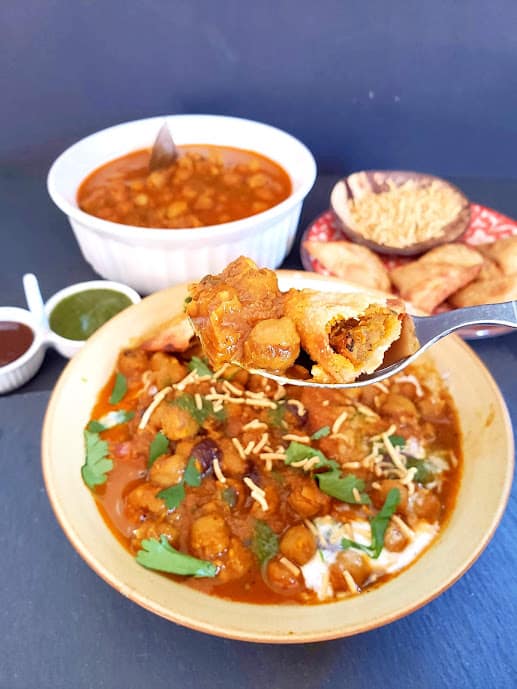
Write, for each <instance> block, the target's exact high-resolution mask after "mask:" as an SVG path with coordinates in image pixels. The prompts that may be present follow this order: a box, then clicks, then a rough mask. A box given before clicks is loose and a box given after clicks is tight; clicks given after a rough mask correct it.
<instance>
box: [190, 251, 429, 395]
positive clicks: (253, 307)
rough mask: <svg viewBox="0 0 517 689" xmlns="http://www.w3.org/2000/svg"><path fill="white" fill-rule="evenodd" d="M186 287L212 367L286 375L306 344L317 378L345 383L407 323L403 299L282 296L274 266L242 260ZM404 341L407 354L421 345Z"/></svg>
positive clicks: (371, 366) (367, 369)
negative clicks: (230, 365)
mask: <svg viewBox="0 0 517 689" xmlns="http://www.w3.org/2000/svg"><path fill="white" fill-rule="evenodd" d="M189 292H190V298H191V301H190V302H189V303H188V304H187V306H186V311H187V314H188V315H189V316H190V318H191V320H192V324H193V326H194V330H195V331H196V334H197V335H198V336H199V338H200V340H201V346H202V348H203V351H204V352H205V354H206V356H207V357H208V359H209V361H210V363H211V364H212V365H213V366H214V367H216V368H219V367H220V366H221V365H223V364H224V363H237V364H239V365H241V366H243V367H244V368H246V369H248V370H252V371H256V372H258V373H262V372H263V373H264V374H265V373H269V374H271V373H274V374H285V376H286V377H287V378H288V377H289V369H290V368H291V367H292V366H293V364H294V362H295V361H296V359H297V357H298V355H299V354H300V349H301V348H303V349H304V350H305V352H306V353H307V354H308V355H309V356H310V358H311V359H312V361H313V362H314V366H313V367H312V375H313V381H314V382H320V383H330V384H333V383H341V384H343V383H350V382H352V381H354V380H355V379H356V378H357V377H358V376H359V375H361V374H363V373H371V372H372V371H374V370H375V368H377V367H378V366H380V365H381V363H382V362H383V359H384V355H385V353H386V352H387V350H389V348H390V346H391V345H392V344H393V343H394V342H395V341H396V340H398V339H399V338H400V336H401V334H402V332H403V329H404V330H407V328H406V325H407V326H409V328H410V324H411V319H410V318H409V316H408V315H407V314H406V313H405V310H404V304H403V302H402V301H400V300H398V299H393V298H391V297H382V296H379V295H378V294H375V293H368V292H367V291H364V292H361V293H340V292H336V293H328V292H316V291H314V290H295V289H291V290H289V292H286V293H282V292H280V290H279V288H278V281H277V277H276V274H275V273H274V271H272V270H268V269H265V268H262V269H259V268H258V267H257V266H256V265H255V263H254V262H253V261H252V260H251V259H249V258H244V257H240V258H238V259H237V260H236V261H233V263H230V265H229V266H227V267H226V268H225V269H224V270H223V271H222V273H220V274H219V275H208V276H206V277H205V278H203V279H202V280H201V282H199V283H196V284H193V285H191V286H190V288H189ZM406 339H407V341H408V348H407V349H408V351H406V352H405V353H404V356H407V355H409V354H411V353H412V351H414V350H415V349H416V348H417V346H418V343H417V342H416V339H415V338H414V337H413V338H412V337H407V335H406ZM284 382H285V381H284ZM287 382H288V381H287ZM296 382H297V383H298V384H299V380H297V381H296ZM304 383H305V381H304Z"/></svg>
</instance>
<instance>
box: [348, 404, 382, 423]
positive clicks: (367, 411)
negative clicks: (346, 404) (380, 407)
mask: <svg viewBox="0 0 517 689" xmlns="http://www.w3.org/2000/svg"><path fill="white" fill-rule="evenodd" d="M354 405H355V408H356V409H357V411H358V412H360V413H361V414H364V416H369V417H371V418H372V419H378V418H379V415H378V414H377V413H376V412H374V411H373V409H370V407H367V406H366V404H361V402H354Z"/></svg>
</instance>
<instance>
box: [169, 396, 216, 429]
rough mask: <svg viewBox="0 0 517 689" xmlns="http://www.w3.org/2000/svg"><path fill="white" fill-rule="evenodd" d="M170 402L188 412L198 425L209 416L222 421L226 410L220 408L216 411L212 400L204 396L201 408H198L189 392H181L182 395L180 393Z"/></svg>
mask: <svg viewBox="0 0 517 689" xmlns="http://www.w3.org/2000/svg"><path fill="white" fill-rule="evenodd" d="M171 404H173V405H176V406H178V407H180V409H183V410H184V411H186V412H188V413H189V414H190V415H191V416H192V417H193V419H194V420H195V421H197V423H198V424H200V425H201V424H202V423H203V422H204V421H206V420H207V418H208V417H209V416H214V417H215V418H216V419H217V420H218V421H224V419H225V418H226V412H225V411H224V409H221V411H217V412H216V411H214V405H213V404H212V402H209V401H208V400H206V399H205V398H204V397H203V398H202V407H201V409H198V408H197V406H196V400H195V398H194V395H191V394H190V393H189V392H185V393H183V395H180V396H179V397H177V398H176V399H175V400H174V401H172V402H171Z"/></svg>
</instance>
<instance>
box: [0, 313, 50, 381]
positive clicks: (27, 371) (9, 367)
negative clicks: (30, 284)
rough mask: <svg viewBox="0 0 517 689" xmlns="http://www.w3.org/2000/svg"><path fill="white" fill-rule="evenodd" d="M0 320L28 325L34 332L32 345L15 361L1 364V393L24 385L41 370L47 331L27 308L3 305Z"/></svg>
mask: <svg viewBox="0 0 517 689" xmlns="http://www.w3.org/2000/svg"><path fill="white" fill-rule="evenodd" d="M0 321H3V322H6V321H14V322H17V323H23V324H24V325H27V326H28V327H29V328H30V329H31V330H32V332H33V333H34V339H33V341H32V344H31V346H30V347H29V349H27V351H26V352H24V353H23V354H22V355H21V356H19V357H18V358H17V359H15V360H14V361H11V362H10V363H9V364H6V365H5V366H0V395H3V394H5V393H7V392H11V390H15V389H16V388H19V387H21V386H22V385H24V384H25V383H26V382H27V381H28V380H30V379H31V378H32V377H33V376H35V375H36V373H37V372H38V371H39V368H40V366H41V364H42V362H43V357H44V356H45V350H46V349H47V345H48V343H47V340H46V332H45V330H44V329H43V328H42V327H41V326H40V324H39V323H38V320H37V318H36V317H35V316H34V315H33V314H32V313H31V312H30V311H27V309H20V308H18V307H16V306H1V307H0Z"/></svg>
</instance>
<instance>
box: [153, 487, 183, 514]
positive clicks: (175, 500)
mask: <svg viewBox="0 0 517 689" xmlns="http://www.w3.org/2000/svg"><path fill="white" fill-rule="evenodd" d="M156 497H157V498H161V499H162V500H163V502H164V503H165V504H166V506H167V509H169V510H175V509H176V507H178V506H179V505H180V504H181V502H182V501H183V498H184V497H185V486H184V485H183V481H181V483H177V484H176V485H175V486H171V487H170V488H165V489H164V490H161V491H160V492H159V493H156Z"/></svg>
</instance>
